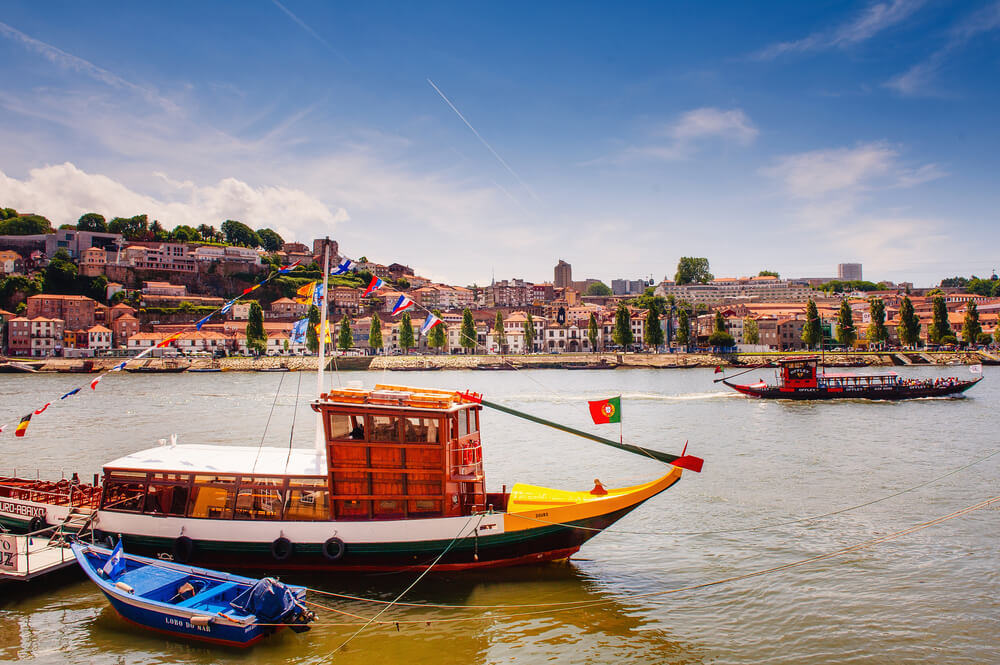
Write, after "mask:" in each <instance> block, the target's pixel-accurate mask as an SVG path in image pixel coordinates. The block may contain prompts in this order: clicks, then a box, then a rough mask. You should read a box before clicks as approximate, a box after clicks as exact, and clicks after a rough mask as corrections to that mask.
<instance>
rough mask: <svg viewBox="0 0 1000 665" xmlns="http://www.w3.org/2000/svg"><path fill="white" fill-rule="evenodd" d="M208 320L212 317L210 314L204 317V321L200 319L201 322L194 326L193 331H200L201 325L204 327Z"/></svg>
mask: <svg viewBox="0 0 1000 665" xmlns="http://www.w3.org/2000/svg"><path fill="white" fill-rule="evenodd" d="M210 318H212V315H211V314H209V315H208V316H206V317H205V318H204V319H202V320H201V321H199V322H198V323H196V324H194V329H195V330H201V327H202V326H203V325H205V324H206V323H207V322H208V320H209V319H210Z"/></svg>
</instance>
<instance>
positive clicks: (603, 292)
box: [583, 282, 611, 296]
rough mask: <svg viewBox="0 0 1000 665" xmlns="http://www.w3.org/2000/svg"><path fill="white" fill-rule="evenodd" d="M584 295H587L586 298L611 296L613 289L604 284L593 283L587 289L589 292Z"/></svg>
mask: <svg viewBox="0 0 1000 665" xmlns="http://www.w3.org/2000/svg"><path fill="white" fill-rule="evenodd" d="M583 295H585V296H610V295H611V287H609V286H608V285H607V284H605V283H604V282H593V283H591V284H590V286H588V287H587V290H586V291H584V293H583Z"/></svg>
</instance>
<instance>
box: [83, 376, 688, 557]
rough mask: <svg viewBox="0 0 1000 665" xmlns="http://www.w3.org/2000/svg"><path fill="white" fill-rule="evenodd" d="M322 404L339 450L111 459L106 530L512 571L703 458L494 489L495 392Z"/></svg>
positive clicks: (133, 539) (244, 549)
mask: <svg viewBox="0 0 1000 665" xmlns="http://www.w3.org/2000/svg"><path fill="white" fill-rule="evenodd" d="M486 404H489V403H486ZM312 407H313V409H314V410H316V411H317V412H319V413H320V414H321V416H322V422H323V430H324V433H325V442H324V443H325V449H320V450H306V449H291V450H289V449H288V448H257V447H232V446H208V445H177V446H159V447H156V448H151V449H148V450H144V451H141V452H137V453H133V454H131V455H127V456H125V457H122V458H120V459H117V460H114V461H112V462H108V463H107V464H105V465H104V476H103V489H104V491H103V494H102V497H101V504H100V507H99V509H98V515H97V520H96V523H95V525H96V528H97V530H98V533H99V535H107V536H110V537H112V538H118V537H119V535H120V538H121V539H122V541H123V542H124V544H125V547H126V548H127V549H128V551H130V552H137V553H142V554H148V555H151V556H155V557H169V558H171V559H173V560H174V561H178V562H192V563H197V564H198V565H206V566H209V567H215V568H220V569H227V570H228V569H252V570H268V571H277V570H298V571H313V572H319V571H327V572H342V571H386V570H406V569H418V568H421V567H424V566H427V565H428V564H430V563H431V562H432V561H435V560H436V559H437V557H438V556H440V557H441V558H440V560H438V561H437V563H436V564H435V566H434V568H435V570H438V571H448V570H465V569H475V568H488V567H502V566H513V565H520V564H528V563H538V562H542V561H551V560H559V559H566V558H568V557H569V556H570V555H572V554H574V553H575V552H576V551H577V550H579V549H580V546H581V545H583V543H585V542H586V541H588V540H589V539H590V538H592V537H593V536H595V535H596V534H597V533H599V532H600V531H601V530H602V529H604V528H606V527H607V526H609V525H611V524H613V523H614V522H616V521H617V520H619V519H620V518H622V517H623V516H625V515H626V514H628V513H629V512H631V511H632V510H634V509H635V508H636V507H638V506H639V505H640V504H642V503H643V502H644V501H646V500H648V499H650V498H652V497H654V496H656V495H657V494H659V493H660V492H662V491H664V490H666V489H667V488H669V487H671V486H673V485H674V484H675V483H676V482H677V481H678V480H680V478H681V474H682V468H689V469H692V470H700V468H701V460H700V459H698V458H693V457H691V456H686V455H683V454H682V456H680V457H675V456H672V455H666V454H665V453H656V452H655V451H646V452H647V454H648V453H650V452H652V453H655V454H658V455H661V456H662V457H660V458H656V457H654V459H661V461H662V460H663V459H664V458H666V461H670V463H671V464H672V466H670V467H668V468H669V471H668V472H667V473H665V474H664V475H662V476H661V477H659V478H656V479H654V480H652V481H649V482H646V483H642V484H639V485H635V486H632V487H625V488H620V489H605V488H604V487H603V486H601V485H600V483H595V484H594V486H593V489H591V487H590V484H589V483H588V486H587V487H586V488H585V489H581V490H578V491H572V490H556V489H550V488H545V487H536V486H533V485H525V484H516V485H514V486H513V487H511V488H510V490H509V491H508V490H507V487H506V486H504V488H503V490H502V491H500V492H487V491H486V489H485V477H484V472H483V459H482V448H481V441H480V412H481V410H482V409H483V403H482V402H481V401H477V399H475V398H474V397H469V394H466V393H459V392H454V391H444V390H430V389H415V388H403V387H399V386H381V385H379V386H375V388H373V389H360V388H357V389H354V388H344V389H336V390H331V391H329V392H328V393H323V394H322V395H321V396H320V398H319V399H318V400H315V401H314V402H313V403H312ZM591 438H595V439H599V437H591ZM612 444H613V445H614V446H616V447H621V448H623V449H626V450H628V449H630V448H631V446H629V445H628V444H625V445H623V446H620V445H619V444H618V442H617V441H615V442H612ZM633 452H634V451H633ZM685 460H695V461H696V462H695V463H693V464H692V463H688V464H687V466H686V467H685V466H684V465H685Z"/></svg>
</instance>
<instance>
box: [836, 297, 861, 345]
mask: <svg viewBox="0 0 1000 665" xmlns="http://www.w3.org/2000/svg"><path fill="white" fill-rule="evenodd" d="M857 338H858V333H857V331H856V330H855V329H854V316H853V314H852V313H851V304H850V303H849V302H847V298H844V299H843V300H841V301H840V311H839V312H838V313H837V341H838V342H839V343H840V345H841V346H843V347H845V348H850V347H851V346H853V344H854V340H856V339H857Z"/></svg>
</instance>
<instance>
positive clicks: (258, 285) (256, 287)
mask: <svg viewBox="0 0 1000 665" xmlns="http://www.w3.org/2000/svg"><path fill="white" fill-rule="evenodd" d="M259 288H260V284H254V285H253V286H248V287H247V288H245V289H243V293H241V294H240V295H241V296H245V295H246V294H248V293H250V292H251V291H256V290H257V289H259Z"/></svg>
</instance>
